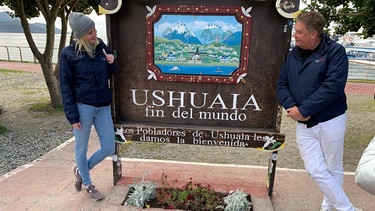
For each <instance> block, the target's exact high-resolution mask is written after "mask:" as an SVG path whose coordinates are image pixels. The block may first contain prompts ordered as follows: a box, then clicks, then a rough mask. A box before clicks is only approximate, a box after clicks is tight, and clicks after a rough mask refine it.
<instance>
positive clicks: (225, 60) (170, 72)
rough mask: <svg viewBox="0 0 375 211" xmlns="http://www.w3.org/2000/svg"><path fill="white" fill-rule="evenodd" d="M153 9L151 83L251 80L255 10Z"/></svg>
mask: <svg viewBox="0 0 375 211" xmlns="http://www.w3.org/2000/svg"><path fill="white" fill-rule="evenodd" d="M148 9H149V12H150V13H149V14H148V15H147V20H146V28H147V36H146V42H147V53H148V56H147V70H148V71H149V73H150V75H149V79H155V80H158V81H180V82H208V83H238V82H240V80H241V79H242V78H243V77H244V76H246V75H247V71H248V57H249V50H250V49H249V40H250V24H251V15H250V14H249V13H250V11H251V8H248V9H247V10H246V9H245V8H243V7H242V8H241V7H223V6H217V7H215V6H210V7H209V6H165V5H163V6H160V5H157V6H154V7H153V8H151V7H148Z"/></svg>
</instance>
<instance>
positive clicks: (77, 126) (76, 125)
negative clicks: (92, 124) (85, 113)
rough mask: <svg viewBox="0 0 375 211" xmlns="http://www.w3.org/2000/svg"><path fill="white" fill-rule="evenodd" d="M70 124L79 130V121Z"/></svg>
mask: <svg viewBox="0 0 375 211" xmlns="http://www.w3.org/2000/svg"><path fill="white" fill-rule="evenodd" d="M72 126H73V128H75V129H77V130H80V129H81V128H82V126H81V122H77V123H74V124H72Z"/></svg>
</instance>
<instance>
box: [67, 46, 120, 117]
mask: <svg viewBox="0 0 375 211" xmlns="http://www.w3.org/2000/svg"><path fill="white" fill-rule="evenodd" d="M102 49H105V50H106V52H108V53H109V52H110V51H109V49H108V47H107V46H106V45H105V44H104V43H103V41H102V40H100V39H99V44H98V45H97V47H96V49H95V58H93V59H92V58H90V57H89V56H88V54H87V53H86V52H85V51H83V52H81V53H78V54H77V53H76V50H75V43H73V44H71V45H69V46H67V47H65V48H64V49H63V50H62V51H61V54H60V87H61V95H62V102H63V106H64V112H65V116H66V118H67V119H68V121H69V123H70V124H74V123H77V122H79V113H78V108H77V103H83V104H88V105H92V106H97V107H101V106H108V105H110V104H111V102H112V93H111V91H110V89H109V85H108V79H110V77H111V75H112V73H113V72H114V71H115V65H114V64H108V63H107V61H106V59H105V55H104V53H103V51H102Z"/></svg>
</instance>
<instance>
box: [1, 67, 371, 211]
mask: <svg viewBox="0 0 375 211" xmlns="http://www.w3.org/2000/svg"><path fill="white" fill-rule="evenodd" d="M0 68H3V69H16V70H27V71H33V72H37V73H38V72H39V73H41V70H40V66H39V65H38V64H31V63H14V62H9V63H8V62H0ZM38 68H39V69H38ZM346 91H347V93H348V94H360V95H370V96H372V95H374V92H375V84H366V83H348V84H347V89H346ZM98 145H99V143H98V140H97V136H96V134H95V133H93V135H92V137H91V141H90V148H89V149H90V151H89V153H92V152H93V151H94V150H95V149H96V148H97V147H98ZM256 153H258V152H256ZM223 156H225V155H223ZM265 162H266V161H265ZM74 164H75V161H74V140H73V139H71V140H69V141H67V142H66V143H65V144H63V145H61V146H60V147H58V148H56V149H55V150H53V151H52V152H50V153H48V154H46V155H44V156H43V157H42V158H40V159H38V160H36V161H34V162H32V163H30V164H28V165H25V166H22V167H20V168H18V169H16V170H14V171H12V172H10V173H8V174H5V175H2V176H0V211H8V210H11V211H13V210H15V211H18V210H29V211H34V210H35V211H44V210H46V211H47V210H48V211H49V210H53V211H55V210H57V211H59V210H62V211H68V210H69V211H70V210H101V211H102V210H104V211H105V210H128V211H135V210H141V209H136V208H133V207H123V206H121V203H122V202H123V200H124V198H125V194H126V190H127V186H128V185H129V184H130V183H132V182H133V179H134V178H141V177H142V175H143V174H144V173H145V172H147V175H146V179H148V180H153V181H159V180H160V178H161V175H162V173H165V174H166V175H168V178H170V179H177V180H178V181H180V182H181V184H185V183H186V181H188V180H189V178H193V181H197V182H201V183H203V184H210V185H212V186H213V187H214V188H215V189H216V190H217V191H230V190H235V189H243V190H244V191H246V192H248V193H249V194H251V196H252V200H253V202H254V204H255V205H254V211H316V210H319V205H320V202H321V200H322V197H321V195H320V192H319V191H318V189H317V187H316V186H315V185H314V184H313V182H312V181H311V180H310V179H309V178H308V176H307V174H306V173H305V171H303V170H293V169H281V168H277V170H276V178H275V186H274V192H273V196H272V198H269V197H268V195H267V191H266V188H265V186H266V180H267V168H266V167H262V166H246V165H242V166H239V165H214V164H206V163H185V162H173V161H160V160H139V159H123V164H122V165H123V178H122V180H121V181H120V182H119V183H118V184H117V185H116V186H113V177H112V161H111V159H110V158H108V159H107V160H105V161H104V162H103V163H101V164H99V165H98V166H97V167H95V168H94V169H93V170H92V178H93V181H94V183H95V185H96V186H97V188H98V189H99V190H100V191H101V192H102V193H103V194H104V195H105V196H106V198H105V199H104V200H102V201H99V202H93V201H91V200H90V199H89V198H88V196H87V194H86V193H85V192H84V191H82V192H76V191H75V190H74V186H73V182H74V176H73V172H72V170H71V168H72V166H73V165H74ZM344 189H345V190H346V193H347V194H348V196H349V198H350V199H351V201H352V202H353V203H354V204H355V206H357V207H359V208H362V209H363V210H365V211H372V210H375V209H374V207H375V201H374V197H375V196H373V195H371V194H369V193H367V192H365V191H363V190H362V189H360V188H359V187H358V186H357V185H356V184H355V183H354V173H352V172H351V173H346V175H345V179H344Z"/></svg>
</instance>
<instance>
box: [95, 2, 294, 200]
mask: <svg viewBox="0 0 375 211" xmlns="http://www.w3.org/2000/svg"><path fill="white" fill-rule="evenodd" d="M115 2H116V4H114V3H113V1H111V6H109V4H108V1H102V2H101V3H102V4H101V5H102V8H101V9H102V12H103V13H105V14H108V15H107V33H108V38H109V40H108V41H109V45H110V47H111V48H112V49H114V50H116V52H117V58H116V64H117V71H116V73H115V75H114V78H113V80H112V88H113V96H114V101H113V117H114V125H115V130H116V136H117V138H120V139H121V138H122V139H125V140H127V141H129V140H131V141H140V142H153V143H155V142H157V143H173V144H193V145H204V146H222V147H238V148H257V149H258V150H259V151H269V152H271V159H270V160H271V161H270V163H269V164H270V170H269V172H271V174H270V177H271V178H270V180H271V187H270V188H271V190H270V191H269V194H272V184H273V176H274V170H275V166H276V159H277V150H279V149H281V148H282V146H283V145H284V142H285V135H284V134H281V133H280V122H281V107H280V105H279V104H278V102H277V99H276V91H275V89H276V81H277V78H278V75H279V71H280V69H281V66H282V64H283V60H284V57H285V55H286V53H287V52H288V50H289V44H290V37H291V36H290V35H291V28H292V19H290V17H292V16H293V15H294V13H295V12H296V11H298V7H299V5H298V4H299V2H297V3H293V1H289V2H285V1H277V3H276V4H275V2H274V1H243V0H242V1H239V0H233V1H224V0H223V1H220V0H209V1H198V0H189V1H187V0H185V1H184V0H182V1H172V0H163V1H161V0H159V1H158V0H157V1H147V0H146V1H139V0H128V1H126V2H124V3H123V4H122V2H121V1H115ZM287 3H288V4H287ZM291 4H292V5H291ZM293 4H294V7H293ZM106 6H107V8H106ZM296 8H297V10H296ZM278 11H281V12H278ZM288 11H289V12H288ZM288 14H289V16H290V17H289V16H288ZM249 153H257V152H256V151H251V152H249ZM114 161H115V163H116V165H115V167H116V166H117V167H116V168H120V169H121V164H120V155H117V156H115V157H114ZM116 161H118V162H116ZM265 162H266V161H265ZM115 172H118V173H117V176H116V175H115V183H116V182H117V180H119V179H120V178H121V170H118V169H117V170H115Z"/></svg>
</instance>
